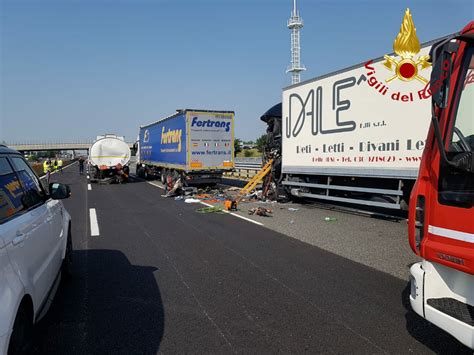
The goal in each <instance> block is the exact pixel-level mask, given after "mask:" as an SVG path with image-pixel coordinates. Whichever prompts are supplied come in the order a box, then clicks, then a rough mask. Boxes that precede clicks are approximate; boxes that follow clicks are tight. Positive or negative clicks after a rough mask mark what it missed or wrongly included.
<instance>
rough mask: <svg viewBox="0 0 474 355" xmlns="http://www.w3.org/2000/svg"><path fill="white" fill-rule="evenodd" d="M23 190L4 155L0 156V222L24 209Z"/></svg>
mask: <svg viewBox="0 0 474 355" xmlns="http://www.w3.org/2000/svg"><path fill="white" fill-rule="evenodd" d="M23 196H24V195H23V190H22V188H21V185H20V181H19V180H18V177H17V176H16V174H15V173H14V172H13V169H12V167H11V166H10V164H9V163H8V160H7V159H6V158H5V157H0V223H3V222H4V221H5V220H7V219H9V218H11V217H13V216H14V215H15V214H17V213H20V212H21V211H22V210H24V206H23V201H22V198H23Z"/></svg>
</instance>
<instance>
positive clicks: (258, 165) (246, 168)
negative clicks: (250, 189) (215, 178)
mask: <svg viewBox="0 0 474 355" xmlns="http://www.w3.org/2000/svg"><path fill="white" fill-rule="evenodd" d="M261 169H262V162H261V160H260V162H249V161H245V162H239V161H237V160H236V162H235V169H234V171H233V172H229V173H226V174H225V176H227V177H234V178H238V179H245V180H248V179H251V178H252V177H254V176H255V175H257V174H258V172H259V171H260V170H261Z"/></svg>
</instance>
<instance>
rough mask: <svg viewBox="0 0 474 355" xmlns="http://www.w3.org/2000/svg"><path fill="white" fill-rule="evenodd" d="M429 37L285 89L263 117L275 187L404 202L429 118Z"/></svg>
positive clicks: (301, 193) (341, 199)
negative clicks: (408, 48) (400, 52)
mask: <svg viewBox="0 0 474 355" xmlns="http://www.w3.org/2000/svg"><path fill="white" fill-rule="evenodd" d="M436 41H437V40H436ZM434 42H435V41H431V42H428V43H425V44H423V45H421V48H420V50H419V51H418V52H417V53H412V55H411V56H405V57H400V56H397V55H396V54H391V55H385V56H384V57H380V58H377V59H373V60H367V61H365V62H363V63H361V64H358V65H355V66H352V67H350V68H347V69H343V70H340V71H336V72H333V73H330V74H326V75H322V76H319V77H316V78H314V79H310V80H308V81H305V82H302V83H299V84H296V85H292V86H289V87H286V88H284V89H283V95H282V96H283V97H282V104H281V106H278V105H276V106H275V107H273V108H272V109H270V110H269V111H268V112H267V113H265V114H264V115H263V116H262V120H263V121H265V122H267V123H268V124H269V127H268V129H267V132H268V144H267V149H266V155H267V158H270V157H271V158H273V159H274V161H275V162H276V163H275V165H274V172H273V180H274V182H275V185H279V186H280V189H279V193H280V194H281V193H282V192H283V191H286V193H287V194H288V195H293V196H297V197H302V198H314V199H318V200H325V201H328V200H329V201H335V202H338V203H346V204H351V205H352V204H356V205H370V206H375V207H382V208H391V209H400V208H405V207H406V205H407V204H406V203H407V202H408V201H409V197H410V192H411V189H412V187H413V184H414V182H415V179H416V177H417V174H418V168H419V164H420V161H421V155H422V152H423V148H424V146H425V139H426V136H427V132H428V127H429V124H430V110H431V107H430V104H431V94H430V91H429V84H428V80H429V77H430V74H431V64H430V63H429V55H428V54H429V50H430V48H431V45H432V44H433V43H434ZM278 115H279V116H280V117H278Z"/></svg>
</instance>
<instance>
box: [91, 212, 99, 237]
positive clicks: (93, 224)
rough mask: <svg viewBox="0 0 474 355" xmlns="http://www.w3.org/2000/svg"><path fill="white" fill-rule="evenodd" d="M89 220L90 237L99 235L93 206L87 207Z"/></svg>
mask: <svg viewBox="0 0 474 355" xmlns="http://www.w3.org/2000/svg"><path fill="white" fill-rule="evenodd" d="M89 220H90V223H91V237H97V236H99V235H100V234H99V223H98V222H97V213H96V212H95V208H89Z"/></svg>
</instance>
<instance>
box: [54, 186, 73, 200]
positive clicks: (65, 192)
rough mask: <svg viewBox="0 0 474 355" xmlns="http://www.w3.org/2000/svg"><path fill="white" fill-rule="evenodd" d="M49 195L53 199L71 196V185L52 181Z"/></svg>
mask: <svg viewBox="0 0 474 355" xmlns="http://www.w3.org/2000/svg"><path fill="white" fill-rule="evenodd" d="M49 195H50V196H51V198H52V199H53V200H62V199H65V198H68V197H69V196H71V189H70V188H69V185H66V184H60V183H58V182H52V183H51V184H49Z"/></svg>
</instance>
